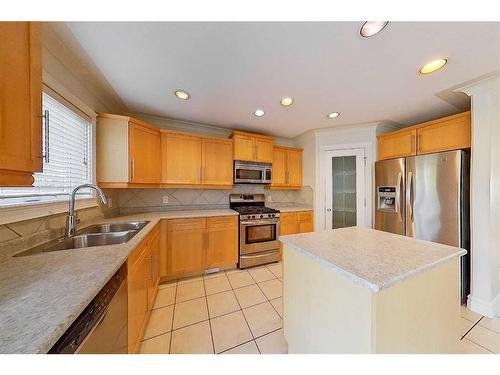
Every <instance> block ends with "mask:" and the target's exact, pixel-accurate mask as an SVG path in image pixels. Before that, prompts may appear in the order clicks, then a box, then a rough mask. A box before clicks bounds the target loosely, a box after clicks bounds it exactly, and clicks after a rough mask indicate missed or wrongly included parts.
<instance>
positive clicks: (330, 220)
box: [324, 148, 366, 229]
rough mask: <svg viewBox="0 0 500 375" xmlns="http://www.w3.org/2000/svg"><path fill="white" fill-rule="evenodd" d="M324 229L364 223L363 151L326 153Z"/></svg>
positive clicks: (360, 149)
mask: <svg viewBox="0 0 500 375" xmlns="http://www.w3.org/2000/svg"><path fill="white" fill-rule="evenodd" d="M325 157H326V160H325V163H324V166H325V168H326V170H325V177H326V181H325V183H326V187H325V195H326V196H325V221H324V222H325V229H336V228H344V227H352V226H356V225H357V226H365V225H366V223H365V218H366V215H365V209H366V208H365V205H366V196H365V160H366V159H365V150H364V149H363V148H353V149H345V150H334V151H327V152H326V153H325Z"/></svg>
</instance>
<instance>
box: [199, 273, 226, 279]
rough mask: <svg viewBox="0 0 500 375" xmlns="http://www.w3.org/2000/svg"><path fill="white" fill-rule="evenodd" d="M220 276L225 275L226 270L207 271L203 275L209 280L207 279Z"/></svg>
mask: <svg viewBox="0 0 500 375" xmlns="http://www.w3.org/2000/svg"><path fill="white" fill-rule="evenodd" d="M221 276H226V272H224V271H219V272H213V273H209V274H206V275H203V279H204V280H209V279H213V278H216V277H221Z"/></svg>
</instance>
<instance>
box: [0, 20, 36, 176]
mask: <svg viewBox="0 0 500 375" xmlns="http://www.w3.org/2000/svg"><path fill="white" fill-rule="evenodd" d="M40 34H41V28H40V24H39V23H36V22H0V77H1V83H0V114H1V115H0V186H30V185H31V184H32V183H33V176H32V174H33V173H34V172H40V171H41V170H42V139H41V137H42V117H41V115H42V61H41V42H40V39H41V35H40Z"/></svg>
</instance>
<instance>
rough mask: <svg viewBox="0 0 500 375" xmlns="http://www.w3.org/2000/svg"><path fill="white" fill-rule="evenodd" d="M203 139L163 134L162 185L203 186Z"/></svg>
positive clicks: (168, 133)
mask: <svg viewBox="0 0 500 375" xmlns="http://www.w3.org/2000/svg"><path fill="white" fill-rule="evenodd" d="M201 147H202V146H201V137H199V136H195V135H187V134H183V133H173V132H162V134H161V149H162V183H164V184H186V185H199V184H201V172H202V171H201V168H202V165H201V160H202V154H201Z"/></svg>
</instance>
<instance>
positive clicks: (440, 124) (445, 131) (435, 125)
mask: <svg viewBox="0 0 500 375" xmlns="http://www.w3.org/2000/svg"><path fill="white" fill-rule="evenodd" d="M417 145H418V147H417V155H422V154H429V153H433V152H441V151H448V150H457V149H462V148H469V147H470V146H471V120H470V112H464V113H459V114H457V115H454V116H449V117H445V118H443V119H439V120H435V121H430V122H427V123H425V124H421V126H420V127H419V128H418V129H417Z"/></svg>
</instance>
